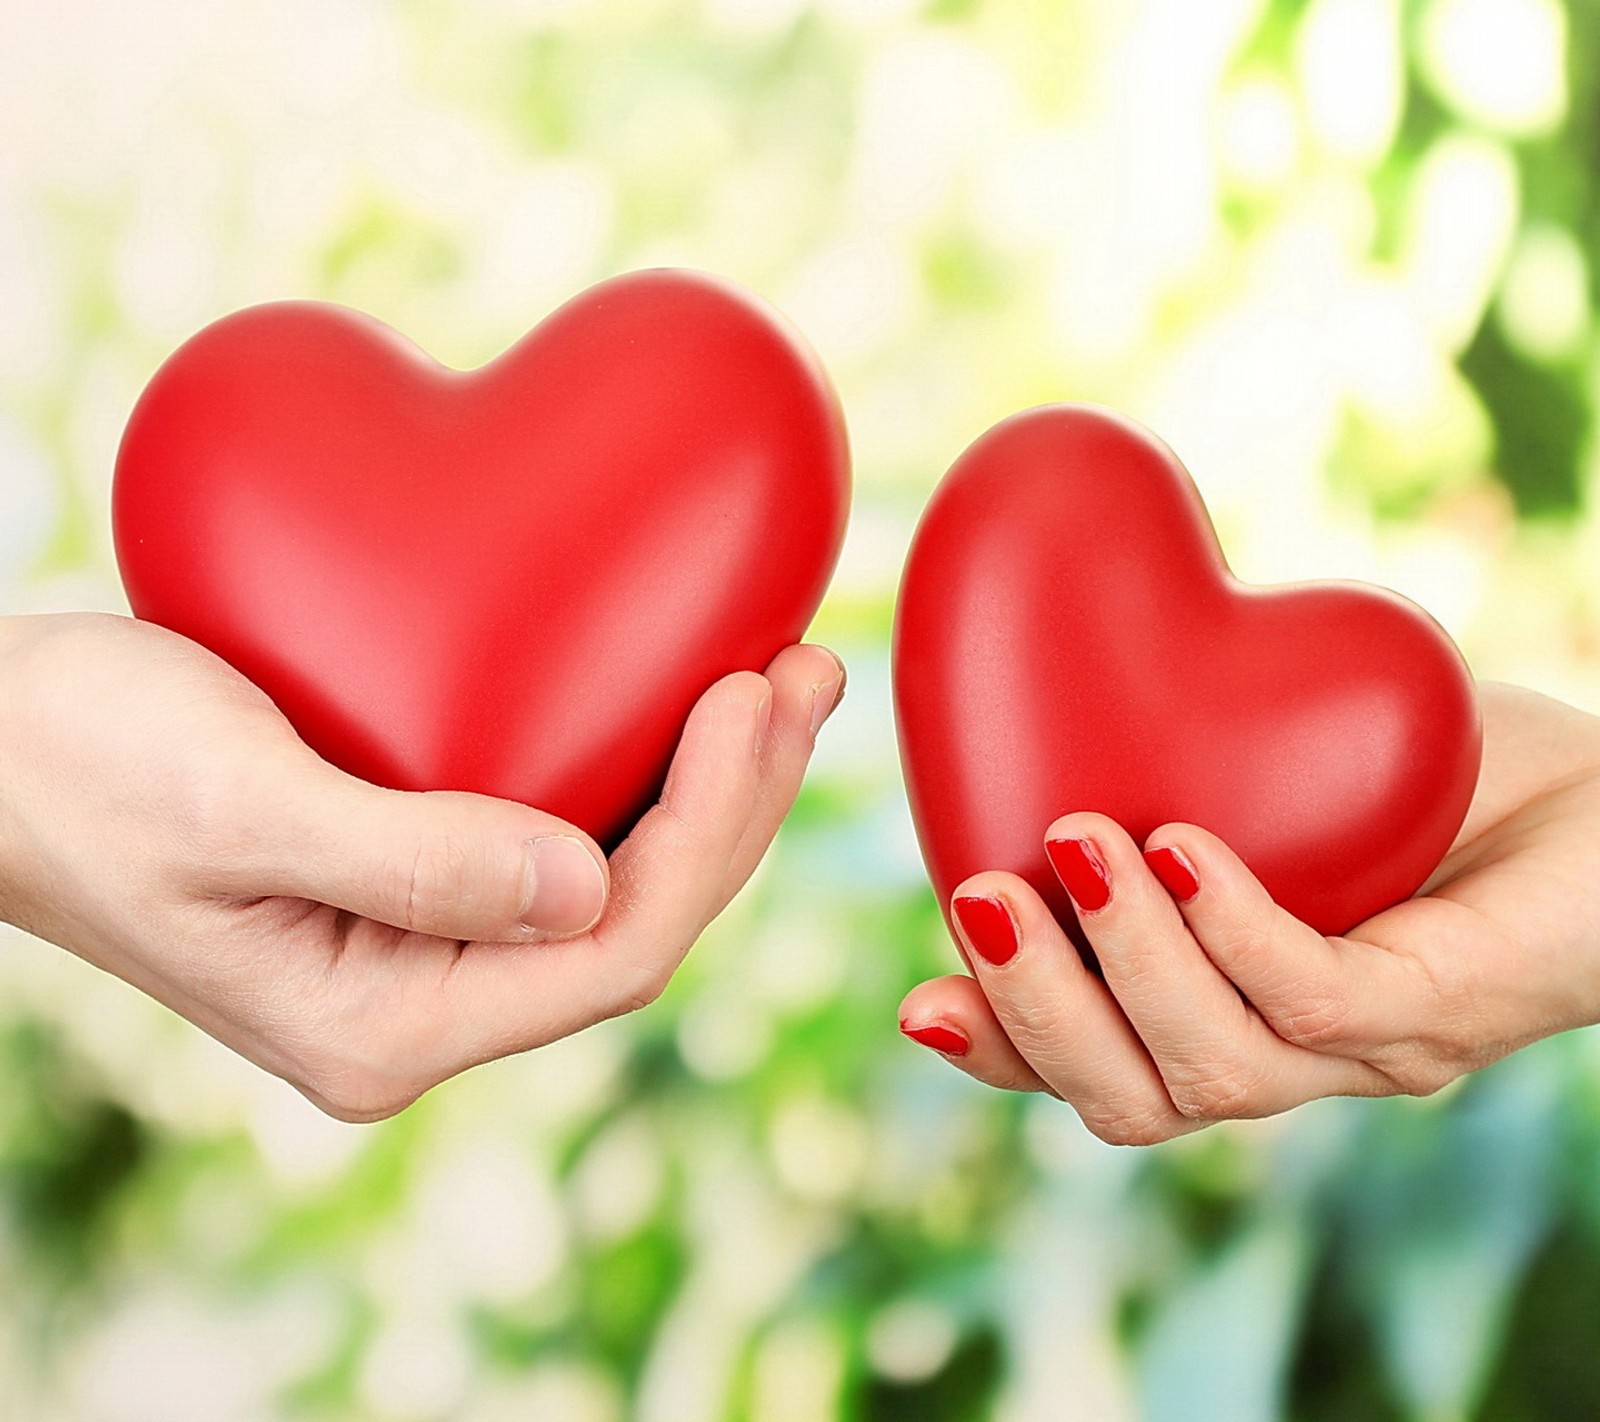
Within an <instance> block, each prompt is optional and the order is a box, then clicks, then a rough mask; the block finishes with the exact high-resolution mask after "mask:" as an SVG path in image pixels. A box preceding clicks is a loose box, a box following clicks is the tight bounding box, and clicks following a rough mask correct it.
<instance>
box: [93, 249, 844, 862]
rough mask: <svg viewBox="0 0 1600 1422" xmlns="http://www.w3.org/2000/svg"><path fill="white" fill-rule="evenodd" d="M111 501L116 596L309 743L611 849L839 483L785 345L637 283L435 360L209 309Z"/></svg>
mask: <svg viewBox="0 0 1600 1422" xmlns="http://www.w3.org/2000/svg"><path fill="white" fill-rule="evenodd" d="M113 502H114V523H115V532H116V545H117V557H118V561H119V563H120V565H121V569H122V575H123V580H124V583H125V584H126V587H127V591H128V597H129V600H130V602H131V604H132V607H133V610H134V612H135V613H136V614H137V615H138V616H140V617H144V618H148V619H150V620H152V621H154V622H159V623H162V624H164V625H165V626H167V627H170V628H172V629H173V630H175V631H178V632H181V633H183V634H184V635H186V636H188V637H191V638H193V639H194V640H196V641H198V642H201V643H203V644H204V645H206V646H207V647H210V648H211V649H212V650H213V651H215V652H217V653H218V654H220V655H221V656H222V657H224V658H225V659H226V660H228V661H229V662H231V663H232V664H233V665H234V666H235V667H237V668H238V669H239V670H240V671H241V672H243V673H244V674H245V675H246V676H247V677H249V678H250V679H251V680H252V681H254V682H255V683H256V684H257V685H259V686H260V687H261V688H262V689H263V690H265V691H266V692H267V693H268V694H269V695H270V696H271V697H272V698H273V700H275V701H276V702H277V704H278V706H279V707H280V708H281V709H282V710H283V712H284V713H285V715H287V716H288V718H289V720H290V721H291V722H292V723H293V724H294V726H295V727H296V729H297V730H298V731H299V732H300V734H301V735H302V736H303V737H304V738H305V739H306V741H307V742H309V743H310V745H311V746H312V747H313V748H314V749H316V750H317V751H319V752H320V753H321V754H322V755H323V756H325V757H326V758H327V759H329V760H331V761H333V762H334V763H335V764H337V765H340V766H342V767H343V768H344V769H346V770H348V771H351V772H353V773H355V774H357V775H360V776H363V777H365V778H366V779H368V780H371V781H374V782H377V783H379V784H382V785H388V786H392V787H395V788H397V789H405V790H424V789H455V790H474V791H479V792H482V793H485V794H490V795H498V796H503V797H506V798H509V799H515V800H521V801H524V802H526V803H529V804H532V805H537V806H538V807H539V808H541V809H544V810H548V811H550V812H552V813H554V814H556V815H560V816H562V817H563V818H565V819H568V820H571V821H573V822H575V823H577V824H579V825H581V826H582V827H583V828H585V829H587V830H588V831H590V832H591V833H592V834H594V835H595V836H596V837H597V838H599V839H600V840H602V841H612V840H614V839H615V838H616V836H617V835H618V834H619V832H621V831H623V830H625V829H626V827H627V826H628V825H629V824H630V823H631V822H632V821H633V819H634V818H636V817H637V815H638V813H639V811H640V810H641V809H642V808H643V806H644V805H645V804H646V803H647V802H648V800H649V799H650V798H651V796H652V795H653V794H654V792H655V791H656V789H657V788H658V787H659V785H660V782H661V779H662V776H663V773H664V771H665V769H666V765H667V762H668V759H669V758H670V756H671V753H672V750H673V747H674V745H675V743H676V741H677V737H678V734H679V732H680V731H681V730H682V727H683V722H684V718H685V717H686V716H687V715H688V712H689V709H690V707H691V706H692V705H693V703H694V701H695V699H696V698H697V697H698V696H699V695H700V694H701V693H702V692H703V691H705V689H706V688H707V687H708V686H709V685H710V684H711V683H712V682H713V681H715V680H716V679H717V678H718V677H720V676H723V675H725V674H726V673H728V672H732V671H735V670H738V669H741V668H748V669H752V670H760V669H761V668H762V667H764V666H765V665H766V663H767V662H768V661H769V660H770V659H771V657H772V656H773V655H774V654H775V653H776V652H778V650H779V649H780V648H782V647H784V646H786V645H787V644H789V643H791V642H794V641H796V640H797V639H798V638H799V637H800V636H801V634H802V633H803V632H804V631H805V629H806V626H807V624H808V623H809V622H810V620H811V617H812V614H813V613H814V612H815V611H816V608H817V604H818V603H819V602H820V601H821V599H822V594H823V591H824V589H825V588H826V586H827V582H828V577H829V574H830V572H831V570H832V567H833V564H834V560H835V558H836V557H837V555H838V549H839V543H840V540H841V538H842V536H843V531H844V522H845V516H846V512H847V507H848V502H849V473H848V456H847V452H846V442H845V432H844V425H843V420H842V417H841V415H840V412H839V408H838V404H837V401H836V400H835V397H834V395H833V393H832V390H831V388H830V387H829V385H828V382H827V378H826V376H825V375H824V374H823V372H822V370H821V368H820V366H819V365H818V364H817V362H816V361H815V360H814V359H813V358H812V357H811V356H810V355H809V354H808V353H807V352H806V351H805V350H804V349H803V348H802V346H801V345H800V344H799V342H798V341H797V339H796V338H795V337H794V336H793V335H791V334H790V333H789V332H788V331H787V330H786V329H785V328H784V327H782V326H781V325H780V324H779V322H778V321H777V320H776V319H775V318H774V317H773V316H772V315H771V314H770V313H769V312H768V311H767V310H766V309H765V308H763V307H760V306H758V305H757V304H756V303H755V302H754V301H753V300H752V299H751V298H748V297H746V296H744V295H743V294H741V293H739V292H737V291H736V290H734V289H732V288H730V287H728V286H725V285H723V284H721V283H719V282H716V281H714V280H712V279H710V278H707V277H703V276H699V275H695V274H691V273H686V272H673V271H651V272H640V273H635V274H633V275H630V276H625V277H620V278H618V279H616V280H614V281H610V282H607V283H604V284H603V285H601V286H598V287H595V288H593V289H592V290H590V291H588V292H585V293H584V294H583V295H581V296H579V297H577V298H576V299H574V300H573V301H570V302H569V303H568V304H567V305H565V306H564V307H562V308H561V310H559V311H558V312H556V313H555V314H554V315H553V316H551V317H550V318H549V320H547V321H546V322H545V323H544V324H542V325H541V326H539V327H538V328H537V329H536V330H535V331H534V332H532V333H531V334H530V335H528V336H527V337H525V338H524V339H523V340H522V341H520V342H519V343H518V344H517V345H516V346H514V347H512V348H511V349H510V350H509V351H507V352H506V353H505V354H503V355H502V356H500V357H499V358H498V359H497V360H495V361H493V362H491V363H490V364H489V365H487V366H484V367H483V368H482V369H480V370H475V371H471V372H466V373H463V372H459V371H454V370H450V369H447V368H445V367H443V366H441V365H438V364H436V363H435V362H434V361H432V360H431V359H429V358H428V357H427V356H425V355H424V354H422V353H421V352H420V351H419V350H418V349H417V348H416V347H414V346H413V345H411V344H410V343H409V342H407V341H406V340H405V339H404V338H403V337H400V336H399V335H397V334H396V333H395V332H393V331H392V330H390V329H389V328H388V327H386V326H383V325H381V324H380V323H378V322H376V321H374V320H372V319H370V318H368V317H365V316H361V315H358V314H356V313H353V312H350V311H347V310H343V309H341V308H338V307H333V306H325V305H320V304H315V303H299V302H292V303H282V304H276V305H267V306H258V307H253V308H251V309H249V310H246V311H242V312H239V313H237V314H235V315H233V316H229V317H227V318H225V319H223V320H221V321H218V322H217V323H216V324H215V325H212V326H209V327H207V328H206V329H205V330H204V331H202V332H200V333H199V334H198V335H197V336H195V337H194V338H193V339H192V340H190V341H189V342H187V343H186V344H185V345H184V346H183V347H182V348H181V349H180V350H179V351H178V352H177V353H176V354H175V355H173V356H172V358H171V359H170V360H168V361H167V363H166V364H165V365H163V366H162V367H161V369H160V370H159V371H158V372H157V374H156V376H155V378H154V379H153V380H152V381H151V383H150V386H149V388H148V389H147V390H146V391H145V392H144V395H143V396H142V397H141V399H140V401H139V404H138V406H137V408H136V409H135V410H134V413H133V416H132V419H131V420H130V422H129V425H128V429H127V432H126V434H125V436H124V438H123V442H122V449H121V452H120V454H119V456H118V460H117V473H116V485H115V493H114V500H113Z"/></svg>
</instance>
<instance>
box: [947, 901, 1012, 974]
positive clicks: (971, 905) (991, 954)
mask: <svg viewBox="0 0 1600 1422" xmlns="http://www.w3.org/2000/svg"><path fill="white" fill-rule="evenodd" d="M951 907H952V908H953V909H954V910H955V915H956V922H957V923H958V924H960V925H961V932H962V933H963V934H964V935H965V936H966V940H967V945H968V946H969V947H970V948H971V949H972V951H973V952H974V953H976V954H978V956H979V957H981V958H982V959H983V960H984V962H986V963H993V964H994V965H995V967H997V968H998V967H999V966H1000V965H1001V964H1002V963H1009V962H1010V961H1011V960H1012V959H1013V958H1015V957H1016V956H1017V948H1018V946H1019V945H1018V943H1017V926H1016V924H1014V923H1012V921H1011V910H1010V909H1008V908H1007V907H1006V906H1005V904H1003V903H1002V902H1001V901H1000V900H999V899H990V898H980V897H972V898H960V899H957V900H956V901H955V903H954V904H952V905H951Z"/></svg>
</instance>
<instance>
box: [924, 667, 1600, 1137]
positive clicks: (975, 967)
mask: <svg viewBox="0 0 1600 1422" xmlns="http://www.w3.org/2000/svg"><path fill="white" fill-rule="evenodd" d="M1480 690H1481V700H1482V706H1483V715H1484V759H1483V770H1482V774H1481V777H1480V781H1479V785H1478V788H1477V792H1476V794H1475V796H1474V799H1473V803H1472V807H1471V810H1470V812H1469V814H1468V816H1467V820H1466V823H1465V824H1464V825H1463V827H1462V830H1461V833H1460V835H1459V836H1458V837H1457V839H1456V842H1455V844H1454V845H1453V846H1452V848H1451V850H1450V853H1449V855H1448V856H1447V857H1446V859H1445V860H1444V862H1443V864H1441V865H1440V867H1439V869H1438V871H1437V872H1436V873H1435V875H1434V876H1433V878H1432V879H1431V880H1430V881H1429V882H1428V883H1427V884H1426V885H1424V886H1423V890H1422V891H1421V892H1420V893H1419V895H1418V896H1417V897H1415V898H1412V899H1410V900H1408V901H1406V902H1405V903H1402V904H1399V905H1397V906H1396V907H1394V908H1391V909H1388V910H1386V911H1385V912H1383V913H1380V914H1378V915H1377V916H1376V917H1374V918H1371V919H1369V920H1367V922H1365V923H1363V924H1361V925H1359V926H1358V927H1356V928H1354V929H1353V930H1351V932H1350V933H1349V934H1347V935H1345V936H1344V937H1342V938H1324V937H1323V936H1322V935H1320V934H1318V933H1317V932H1316V931H1315V930H1313V929H1311V928H1309V927H1307V926H1306V925H1305V924H1303V923H1301V922H1299V921H1298V920H1296V919H1295V918H1293V917H1292V916H1291V915H1290V914H1289V913H1287V912H1286V911H1285V910H1283V909H1281V908H1279V907H1278V906H1277V905H1276V904H1275V903H1273V901H1272V899H1271V898H1270V897H1269V896H1268V894H1267V893H1266V891H1265V890H1264V889H1263V888H1262V886H1261V884H1260V883H1259V882H1258V881H1257V880H1256V878H1255V877H1254V876H1253V875H1252V874H1251V873H1250V871H1249V870H1248V869H1247V868H1246V867H1245V866H1244V864H1243V863H1242V862H1241V861H1240V860H1239V859H1238V857H1237V856H1236V855H1234V854H1233V853H1232V851H1231V850H1229V848H1228V846H1227V845H1225V844H1224V843H1223V842H1222V841H1221V840H1219V839H1218V838H1217V837H1216V836H1215V835H1212V834H1209V833H1207V832H1206V831H1205V830H1204V829H1201V828H1199V827H1197V826H1195V825H1188V824H1169V825H1164V826H1162V827H1161V828H1160V829H1158V830H1156V831H1155V833H1154V834H1152V835H1151V836H1150V837H1149V839H1148V840H1147V841H1146V842H1145V845H1144V848H1145V849H1156V848H1158V847H1171V848H1175V849H1177V850H1178V851H1179V852H1180V853H1181V854H1182V855H1183V856H1184V857H1185V858H1186V859H1187V860H1188V862H1189V864H1190V865H1191V866H1192V867H1193V869H1194V871H1195V875H1196V877H1197V878H1198V880H1199V883H1200V889H1199V892H1198V893H1197V894H1195V895H1194V896H1193V897H1192V898H1190V899H1188V900H1187V901H1185V902H1182V903H1179V902H1176V901H1175V900H1174V897H1173V895H1172V894H1171V893H1169V892H1168V891H1167V890H1166V889H1165V888H1163V887H1162V884H1161V882H1160V880H1158V879H1157V878H1156V876H1155V875H1154V874H1153V873H1152V872H1151V870H1150V868H1149V867H1148V866H1147V865H1146V863H1145V861H1144V859H1143V857H1142V855H1141V853H1140V846H1139V845H1136V844H1135V843H1134V841H1133V840H1132V839H1131V838H1129V836H1128V835H1127V834H1126V833H1125V832H1124V831H1123V830H1122V829H1121V827H1120V826H1118V825H1117V824H1116V823H1115V822H1114V821H1112V820H1110V819H1107V818H1106V817H1105V816H1103V815H1096V814H1090V813H1077V814H1070V815H1066V816H1064V817H1063V818H1061V819H1059V820H1057V821H1055V823H1054V824H1052V825H1050V826H1049V828H1048V829H1047V830H1046V838H1047V839H1050V840H1055V839H1068V838H1077V839H1088V840H1091V841H1092V842H1093V844H1094V846H1095V848H1096V850H1097V851H1098V853H1099V855H1100V857H1101V859H1102V860H1103V861H1104V862H1105V864H1106V866H1107V868H1108V869H1109V871H1110V879H1111V898H1110V901H1109V902H1108V903H1107V904H1106V905H1105V906H1104V907H1103V908H1101V909H1099V910H1097V911H1095V912H1093V913H1084V912H1082V911H1081V910H1080V917H1081V920H1082V923H1083V926H1084V929H1085V931H1086V933H1087V935H1088V938H1089V941H1090V943H1091V945H1092V946H1093V948H1094V951H1095V954H1096V956H1097V957H1098V959H1099V962H1100V964H1101V969H1102V972H1103V974H1104V980H1103V981H1102V980H1100V979H1099V978H1096V977H1095V976H1094V975H1093V974H1092V973H1090V972H1089V971H1088V970H1087V969H1086V968H1084V966H1083V965H1082V963H1081V962H1080V960H1079V957H1078V954H1077V953H1076V951H1075V950H1074V949H1073V947H1072V945H1071V943H1070V942H1069V940H1068V939H1067V937H1066V935H1065V934H1064V933H1063V932H1062V931H1061V929H1060V927H1059V926H1058V925H1057V924H1056V923H1055V921H1054V920H1053V919H1052V917H1051V916H1050V913H1049V911H1048V910H1047V909H1046V908H1045V906H1044V904H1043V902H1042V901H1041V900H1040V898H1039V897H1038V895H1037V894H1036V893H1034V892H1033V891H1032V890H1031V889H1030V888H1029V887H1028V886H1027V884H1025V883H1024V882H1023V881H1022V880H1021V879H1019V878H1017V877H1016V876H1015V875H1011V874H1005V873H997V872H991V873H984V874H978V875H976V876H974V877H973V878H972V879H969V880H968V881H966V882H965V883H963V884H961V885H960V886H959V887H958V888H957V890H956V895H955V896H956V897H961V896H968V895H978V896H989V897H993V898H998V899H1000V900H1001V901H1002V902H1003V903H1004V904H1005V906H1006V908H1007V911H1008V912H1009V913H1010V916H1011V919H1012V922H1013V924H1014V925H1015V927H1016V928H1017V930H1018V936H1019V941H1020V947H1019V949H1018V951H1017V953H1016V954H1015V956H1014V957H1012V958H1011V959H1010V961H1009V962H1007V963H1004V964H1002V965H1000V966H998V967H997V966H993V965H991V964H989V963H987V962H985V961H984V960H983V959H982V958H981V957H980V956H979V955H978V954H977V953H976V952H974V951H972V947H971V945H970V944H965V943H964V944H963V949H964V952H963V956H964V957H965V959H966V960H967V962H968V965H969V967H970V968H971V969H972V973H973V975H972V976H959V975H958V976H952V977H945V978H938V979H935V980H934V981H931V982H926V983H923V984H921V985H920V986H919V987H917V988H915V989H913V990H912V992H911V993H910V994H909V995H908V996H907V997H906V999H905V1001H904V1002H903V1003H902V1005H901V1010H900V1016H901V1023H902V1027H903V1028H904V1029H905V1030H908V1031H916V1030H918V1029H922V1028H926V1027H930V1026H938V1027H944V1028H948V1029H953V1030H954V1031H956V1032H959V1033H960V1034H961V1036H962V1037H963V1038H964V1039H965V1040H966V1042H968V1043H970V1047H969V1049H968V1050H967V1051H966V1052H965V1053H964V1054H957V1053H953V1052H952V1053H946V1054H945V1055H946V1056H947V1057H948V1059H949V1060H951V1061H952V1062H954V1063H955V1064H956V1065H957V1066H959V1067H960V1068H961V1069H962V1070H964V1071H966V1072H968V1073H970V1074H971V1075H972V1076H975V1077H977V1078H978V1079H979V1080H980V1081H984V1082H987V1083H989V1084H990V1085H993V1086H998V1087H1002V1088H1006V1089H1010V1090H1016V1091H1047V1092H1050V1093H1052V1094H1054V1095H1056V1096H1059V1097H1061V1098H1062V1099H1063V1100H1065V1101H1067V1102H1068V1103H1070V1104H1071V1105H1072V1106H1073V1107H1074V1108H1075V1109H1076V1110H1077V1112H1078V1114H1079V1115H1080V1116H1081V1117H1082V1118H1083V1120H1084V1122H1085V1124H1086V1125H1087V1126H1088V1127H1089V1129H1090V1130H1091V1131H1093V1132H1094V1134H1095V1135H1097V1136H1099V1137H1100V1138H1101V1139H1102V1140H1105V1141H1109V1142H1111V1143H1113V1144H1118V1145H1149V1144H1154V1143H1156V1142H1159V1141H1164V1140H1168V1139H1170V1138H1171V1137H1174V1136H1179V1135H1184V1134H1186V1133H1188V1132H1191V1131H1196V1130H1199V1129H1201V1128H1202V1127H1204V1126H1207V1125H1210V1124H1212V1123H1213V1122H1216V1121H1221V1120H1232V1119H1239V1118H1252V1117H1262V1116H1271V1115H1275V1114H1277V1113H1279V1112H1282V1111H1288V1110H1291V1109H1292V1108H1294V1107H1295V1106H1298V1105H1301V1104H1302V1103H1304V1102H1307V1101H1310V1100H1313V1099H1316V1098H1318V1097H1323V1096H1387V1095H1395V1094H1402V1093H1403V1094H1408V1095H1418V1096H1423V1095H1428V1094H1430V1093H1432V1092H1434V1091H1437V1090H1439V1089H1440V1088H1441V1087H1443V1086H1445V1085H1447V1084H1448V1083H1450V1082H1452V1081H1454V1080H1455V1079H1456V1078H1458V1077H1460V1076H1462V1075H1463V1074H1464V1073H1466V1072H1470V1071H1473V1070H1476V1069H1477V1068H1479V1067H1483V1066H1486V1065H1488V1064H1489V1063H1490V1062H1493V1061H1495V1060H1497V1059H1498V1058H1500V1057H1503V1056H1505V1055H1506V1054H1507V1053H1509V1052H1512V1051H1515V1050H1516V1049H1517V1048H1519V1047H1522V1046H1526V1045H1527V1044H1528V1043H1530V1042H1533V1041H1537V1040H1538V1039H1540V1038H1543V1037H1547V1036H1551V1035H1552V1034H1554V1033H1557V1032H1562V1031H1566V1030H1568V1029H1570V1028H1575V1027H1581V1026H1587V1025H1590V1024H1592V1023H1595V1022H1597V1021H1600V875H1596V874H1595V872H1594V847H1595V845H1596V844H1597V843H1600V719H1597V718H1595V717H1593V716H1590V715H1586V714H1585V713H1583V712H1581V711H1578V710H1575V709H1574V708H1572V707H1570V706H1566V705H1564V704H1562V703H1561V702H1559V701H1553V700H1551V699H1550V698H1548V697H1545V696H1540V695H1538V694H1536V693H1534V692H1531V691H1527V690H1523V689H1521V688H1519V687H1514V686H1503V685H1496V684H1492V683H1486V684H1484V685H1483V686H1482V687H1481V689H1480Z"/></svg>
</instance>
